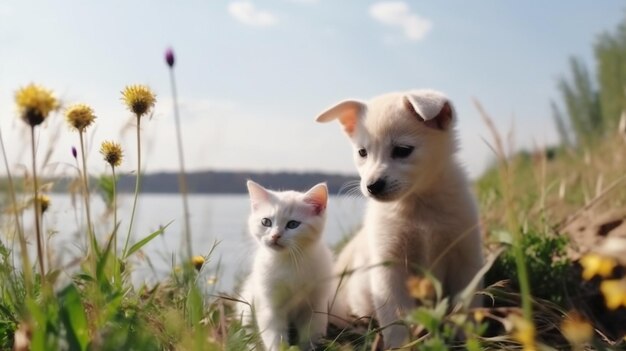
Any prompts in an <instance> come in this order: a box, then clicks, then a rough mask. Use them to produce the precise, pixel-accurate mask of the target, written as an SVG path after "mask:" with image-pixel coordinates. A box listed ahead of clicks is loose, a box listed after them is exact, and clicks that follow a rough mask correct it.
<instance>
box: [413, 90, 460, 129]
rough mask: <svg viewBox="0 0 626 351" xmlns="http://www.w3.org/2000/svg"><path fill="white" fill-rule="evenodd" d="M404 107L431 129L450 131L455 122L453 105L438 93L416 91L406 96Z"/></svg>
mask: <svg viewBox="0 0 626 351" xmlns="http://www.w3.org/2000/svg"><path fill="white" fill-rule="evenodd" d="M403 102H404V107H405V108H406V109H407V110H409V112H410V113H411V114H412V115H413V116H415V117H416V118H417V119H418V120H419V121H420V122H423V123H424V125H426V126H427V127H429V128H433V129H438V130H448V129H450V128H451V126H452V123H453V122H454V118H456V117H455V113H454V108H453V107H452V103H451V102H450V101H449V100H448V98H447V97H445V96H444V95H443V94H441V93H439V92H436V91H429V90H426V91H415V92H411V93H409V94H407V95H405V96H404V99H403Z"/></svg>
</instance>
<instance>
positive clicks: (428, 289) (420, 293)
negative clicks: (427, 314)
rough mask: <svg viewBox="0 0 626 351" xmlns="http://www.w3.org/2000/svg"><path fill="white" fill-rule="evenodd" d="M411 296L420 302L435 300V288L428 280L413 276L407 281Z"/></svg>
mask: <svg viewBox="0 0 626 351" xmlns="http://www.w3.org/2000/svg"><path fill="white" fill-rule="evenodd" d="M406 287H407V289H408V290H409V295H411V296H412V297H414V298H416V299H419V300H434V298H435V286H434V285H433V282H431V281H430V279H428V278H421V277H416V276H411V277H409V279H407V281H406Z"/></svg>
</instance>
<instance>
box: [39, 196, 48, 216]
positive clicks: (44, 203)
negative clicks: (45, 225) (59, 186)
mask: <svg viewBox="0 0 626 351" xmlns="http://www.w3.org/2000/svg"><path fill="white" fill-rule="evenodd" d="M37 203H39V210H40V211H41V213H44V212H46V210H47V209H48V207H50V198H49V197H48V196H46V195H43V194H39V195H37Z"/></svg>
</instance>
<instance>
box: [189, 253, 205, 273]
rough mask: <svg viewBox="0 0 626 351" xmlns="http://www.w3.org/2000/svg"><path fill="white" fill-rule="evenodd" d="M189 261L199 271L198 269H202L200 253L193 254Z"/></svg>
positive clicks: (202, 259) (202, 261)
mask: <svg viewBox="0 0 626 351" xmlns="http://www.w3.org/2000/svg"><path fill="white" fill-rule="evenodd" d="M191 263H192V264H193V266H194V267H196V270H197V271H199V270H200V269H202V266H203V265H204V257H202V256H200V255H198V256H193V257H192V258H191Z"/></svg>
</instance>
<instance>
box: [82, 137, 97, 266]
mask: <svg viewBox="0 0 626 351" xmlns="http://www.w3.org/2000/svg"><path fill="white" fill-rule="evenodd" d="M78 135H79V136H80V154H81V159H82V161H83V172H82V173H83V199H84V200H85V212H86V215H87V233H88V235H89V247H90V251H91V254H92V255H95V247H94V240H95V238H94V233H93V227H92V224H91V210H90V207H89V202H90V201H89V176H88V175H87V162H86V157H85V143H84V138H83V132H82V131H79V132H78ZM94 259H95V257H94Z"/></svg>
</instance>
